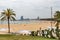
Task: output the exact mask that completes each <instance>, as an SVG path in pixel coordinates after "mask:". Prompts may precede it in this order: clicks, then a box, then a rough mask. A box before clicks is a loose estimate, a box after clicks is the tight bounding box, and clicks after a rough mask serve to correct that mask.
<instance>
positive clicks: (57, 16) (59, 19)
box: [54, 11, 60, 38]
mask: <svg viewBox="0 0 60 40" xmlns="http://www.w3.org/2000/svg"><path fill="white" fill-rule="evenodd" d="M54 18H55V21H56V25H55V26H56V35H57V37H58V38H59V22H60V11H56V13H55V15H54Z"/></svg>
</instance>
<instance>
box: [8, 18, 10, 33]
mask: <svg viewBox="0 0 60 40" xmlns="http://www.w3.org/2000/svg"><path fill="white" fill-rule="evenodd" d="M8 33H10V22H9V17H8Z"/></svg>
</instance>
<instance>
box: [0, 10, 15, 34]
mask: <svg viewBox="0 0 60 40" xmlns="http://www.w3.org/2000/svg"><path fill="white" fill-rule="evenodd" d="M15 16H16V14H15V13H14V11H13V10H12V9H6V10H4V11H3V12H1V20H3V21H4V20H7V21H8V33H10V22H9V21H10V20H15Z"/></svg>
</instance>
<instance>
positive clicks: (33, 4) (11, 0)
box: [0, 0, 60, 19]
mask: <svg viewBox="0 0 60 40" xmlns="http://www.w3.org/2000/svg"><path fill="white" fill-rule="evenodd" d="M51 6H52V8H53V15H54V12H55V11H56V10H60V0H0V11H2V10H4V9H7V8H11V9H13V10H14V11H15V13H16V16H17V17H16V18H17V19H19V18H20V16H24V18H36V17H37V16H39V17H40V18H50V17H51V8H50V7H51Z"/></svg>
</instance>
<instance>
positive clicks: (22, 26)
mask: <svg viewBox="0 0 60 40" xmlns="http://www.w3.org/2000/svg"><path fill="white" fill-rule="evenodd" d="M54 25H55V24H54V22H52V26H53V27H54ZM49 26H50V27H51V21H41V22H35V23H27V24H26V23H24V24H10V28H11V32H17V31H19V30H29V31H37V30H39V29H40V28H41V29H42V30H44V29H47V28H48V27H49ZM0 28H8V26H7V24H0ZM6 32H7V30H6Z"/></svg>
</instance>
